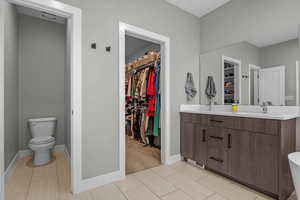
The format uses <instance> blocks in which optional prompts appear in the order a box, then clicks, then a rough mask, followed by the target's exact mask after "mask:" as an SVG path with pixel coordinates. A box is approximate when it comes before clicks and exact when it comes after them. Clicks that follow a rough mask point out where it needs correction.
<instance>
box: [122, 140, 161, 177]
mask: <svg viewBox="0 0 300 200" xmlns="http://www.w3.org/2000/svg"><path fill="white" fill-rule="evenodd" d="M126 140H127V141H126V145H127V146H126V174H132V173H135V172H139V171H142V170H145V169H150V168H154V167H157V166H159V165H161V162H160V160H161V159H160V149H157V148H154V147H150V146H146V147H144V145H143V144H141V143H139V142H138V141H136V140H134V139H132V138H131V137H129V136H127V137H126Z"/></svg>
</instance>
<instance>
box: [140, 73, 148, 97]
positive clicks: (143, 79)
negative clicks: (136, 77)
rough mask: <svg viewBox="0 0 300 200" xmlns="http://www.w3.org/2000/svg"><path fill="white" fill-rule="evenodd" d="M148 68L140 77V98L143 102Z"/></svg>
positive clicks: (145, 93) (145, 95)
mask: <svg viewBox="0 0 300 200" xmlns="http://www.w3.org/2000/svg"><path fill="white" fill-rule="evenodd" d="M148 72H149V68H146V69H145V71H144V74H143V77H142V83H141V90H140V97H141V99H143V100H145V99H146V97H147V77H148Z"/></svg>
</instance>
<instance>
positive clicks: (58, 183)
mask: <svg viewBox="0 0 300 200" xmlns="http://www.w3.org/2000/svg"><path fill="white" fill-rule="evenodd" d="M55 159H56V162H55V172H56V179H57V180H56V181H57V198H58V199H60V192H59V189H60V188H61V185H60V181H59V175H58V166H57V165H58V159H57V155H55Z"/></svg>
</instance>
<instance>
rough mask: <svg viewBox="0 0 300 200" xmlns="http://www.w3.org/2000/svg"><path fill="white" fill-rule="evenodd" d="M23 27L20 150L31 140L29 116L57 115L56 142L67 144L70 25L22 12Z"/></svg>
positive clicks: (20, 44) (20, 39) (20, 72)
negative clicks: (68, 32) (68, 38)
mask: <svg viewBox="0 0 300 200" xmlns="http://www.w3.org/2000/svg"><path fill="white" fill-rule="evenodd" d="M19 30H20V34H19V42H20V43H19V47H20V48H19V80H20V84H19V87H20V93H19V97H20V98H19V106H20V116H19V117H20V118H19V123H20V125H19V139H20V142H19V146H20V149H28V141H29V140H30V139H31V134H30V132H29V129H28V124H27V120H28V119H29V118H39V117H49V116H54V117H57V119H58V127H57V131H56V132H57V135H56V142H57V144H64V140H65V135H64V134H65V115H64V111H65V110H64V109H65V88H64V85H65V65H66V60H65V59H66V49H65V45H66V27H65V25H62V24H57V23H53V22H49V21H45V20H41V19H38V18H34V17H29V16H25V15H20V26H19Z"/></svg>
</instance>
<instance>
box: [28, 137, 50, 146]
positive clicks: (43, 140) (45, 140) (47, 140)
mask: <svg viewBox="0 0 300 200" xmlns="http://www.w3.org/2000/svg"><path fill="white" fill-rule="evenodd" d="M54 141H55V138H54V137H52V136H47V137H36V138H32V139H31V140H30V142H29V144H33V145H39V144H48V143H51V142H54Z"/></svg>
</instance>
